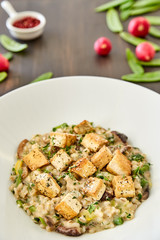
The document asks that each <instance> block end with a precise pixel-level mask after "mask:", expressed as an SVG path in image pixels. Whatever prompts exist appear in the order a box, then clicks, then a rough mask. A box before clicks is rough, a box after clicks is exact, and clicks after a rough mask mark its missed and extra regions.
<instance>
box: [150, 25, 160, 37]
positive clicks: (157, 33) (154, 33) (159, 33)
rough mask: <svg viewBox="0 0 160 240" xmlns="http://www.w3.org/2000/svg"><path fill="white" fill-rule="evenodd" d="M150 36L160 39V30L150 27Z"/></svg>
mask: <svg viewBox="0 0 160 240" xmlns="http://www.w3.org/2000/svg"><path fill="white" fill-rule="evenodd" d="M149 34H150V35H152V36H153V37H156V38H160V30H159V29H158V28H156V27H152V26H151V27H150V28H149Z"/></svg>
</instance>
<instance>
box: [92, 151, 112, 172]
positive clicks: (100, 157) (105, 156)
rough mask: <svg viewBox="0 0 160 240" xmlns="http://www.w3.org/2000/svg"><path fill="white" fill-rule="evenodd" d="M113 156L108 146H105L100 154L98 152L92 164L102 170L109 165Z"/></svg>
mask: <svg viewBox="0 0 160 240" xmlns="http://www.w3.org/2000/svg"><path fill="white" fill-rule="evenodd" d="M112 157H113V155H112V153H111V151H110V149H109V148H108V147H106V146H103V147H102V148H101V149H100V150H99V151H98V152H96V153H95V154H94V155H93V157H92V158H91V162H92V163H93V164H94V165H95V166H96V168H98V169H100V170H101V169H102V168H103V167H104V166H105V165H106V164H107V163H109V162H110V161H111V159H112Z"/></svg>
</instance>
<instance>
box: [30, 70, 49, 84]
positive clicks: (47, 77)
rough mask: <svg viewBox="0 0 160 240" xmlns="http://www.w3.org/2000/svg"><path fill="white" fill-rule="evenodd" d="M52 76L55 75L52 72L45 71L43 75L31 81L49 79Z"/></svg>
mask: <svg viewBox="0 0 160 240" xmlns="http://www.w3.org/2000/svg"><path fill="white" fill-rule="evenodd" d="M52 76H53V73H52V72H46V73H43V74H42V75H40V76H39V77H37V78H36V79H34V80H33V81H32V82H31V83H35V82H40V81H43V80H47V79H50V78H51V77H52Z"/></svg>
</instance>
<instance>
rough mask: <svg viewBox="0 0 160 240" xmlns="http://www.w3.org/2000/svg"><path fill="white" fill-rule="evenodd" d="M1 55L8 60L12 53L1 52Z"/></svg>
mask: <svg viewBox="0 0 160 240" xmlns="http://www.w3.org/2000/svg"><path fill="white" fill-rule="evenodd" d="M3 56H4V57H5V58H6V59H8V60H11V59H12V58H13V53H11V52H6V53H3Z"/></svg>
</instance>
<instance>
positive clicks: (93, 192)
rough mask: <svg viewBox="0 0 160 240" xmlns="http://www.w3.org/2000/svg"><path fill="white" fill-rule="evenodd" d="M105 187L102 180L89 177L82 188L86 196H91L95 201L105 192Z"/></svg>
mask: <svg viewBox="0 0 160 240" xmlns="http://www.w3.org/2000/svg"><path fill="white" fill-rule="evenodd" d="M105 189H106V185H105V184H104V183H103V180H102V179H100V178H96V177H90V178H89V179H88V180H87V182H86V184H85V187H84V192H85V194H86V195H87V196H91V197H92V198H94V199H95V200H100V199H101V197H102V195H103V193H104V192H105Z"/></svg>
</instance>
